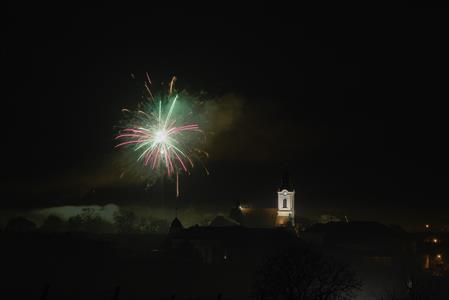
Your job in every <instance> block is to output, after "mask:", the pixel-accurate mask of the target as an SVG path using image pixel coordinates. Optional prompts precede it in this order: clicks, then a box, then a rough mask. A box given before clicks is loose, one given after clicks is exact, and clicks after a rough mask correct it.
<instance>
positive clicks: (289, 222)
mask: <svg viewBox="0 0 449 300" xmlns="http://www.w3.org/2000/svg"><path fill="white" fill-rule="evenodd" d="M276 226H295V190H293V189H292V187H291V186H290V180H289V177H288V175H287V174H285V175H284V176H283V177H282V183H281V186H280V188H279V191H278V211H277V217H276Z"/></svg>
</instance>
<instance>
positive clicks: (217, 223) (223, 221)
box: [209, 216, 240, 227]
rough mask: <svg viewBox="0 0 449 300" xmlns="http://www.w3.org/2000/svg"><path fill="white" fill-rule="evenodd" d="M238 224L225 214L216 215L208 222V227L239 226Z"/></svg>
mask: <svg viewBox="0 0 449 300" xmlns="http://www.w3.org/2000/svg"><path fill="white" fill-rule="evenodd" d="M239 225H240V224H239V223H238V222H237V221H235V220H232V219H231V218H227V217H225V216H217V217H215V219H213V220H212V222H210V224H209V227H228V226H239Z"/></svg>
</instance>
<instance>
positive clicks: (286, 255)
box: [253, 245, 361, 300]
mask: <svg viewBox="0 0 449 300" xmlns="http://www.w3.org/2000/svg"><path fill="white" fill-rule="evenodd" d="M360 287H361V283H360V282H359V281H358V280H356V278H355V274H354V273H353V272H352V271H350V270H349V269H348V267H347V266H346V265H344V264H341V263H338V262H337V261H335V260H334V259H332V258H328V257H325V256H323V255H322V254H321V253H319V252H317V251H314V250H313V249H311V248H309V247H306V246H304V245H297V246H291V247H288V248H287V249H285V250H284V251H282V252H281V253H279V254H278V255H276V256H273V257H271V258H269V259H268V260H267V261H266V262H265V264H264V265H263V266H262V267H261V269H260V270H259V272H258V274H257V276H256V280H255V282H254V285H253V298H254V299H260V300H262V299H263V300H271V299H276V300H284V299H285V300H346V299H351V298H352V297H353V296H354V292H355V291H356V290H358V289H359V288H360Z"/></svg>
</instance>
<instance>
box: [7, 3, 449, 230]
mask: <svg viewBox="0 0 449 300" xmlns="http://www.w3.org/2000/svg"><path fill="white" fill-rule="evenodd" d="M6 30H7V34H6V37H5V39H6V42H5V43H4V45H5V46H6V48H3V51H2V53H3V57H4V61H5V62H6V67H5V68H3V73H4V78H6V81H4V83H5V85H6V91H7V93H6V94H5V95H4V97H2V98H3V99H2V111H3V117H2V121H1V122H2V128H3V137H2V139H3V143H2V145H3V147H2V148H3V153H4V154H3V156H2V157H3V162H2V177H3V180H2V185H3V188H2V189H3V191H4V193H5V194H6V197H1V198H2V199H3V200H2V201H1V202H0V207H1V208H3V209H30V208H36V207H47V206H56V205H64V204H94V203H98V204H104V203H109V202H114V203H117V204H119V205H133V204H139V205H148V206H150V207H151V206H152V205H154V206H156V205H158V203H159V202H158V200H155V199H156V198H158V197H157V195H158V193H160V191H158V190H160V187H159V186H158V185H156V186H155V187H154V188H153V189H150V190H149V191H144V189H143V186H141V185H126V184H124V185H119V184H117V181H118V179H117V178H114V176H115V173H114V172H112V171H111V170H113V169H114V167H115V165H114V164H113V163H111V161H113V159H111V157H113V156H114V153H113V152H114V150H113V147H114V142H113V139H112V138H113V135H114V125H116V124H117V123H118V121H119V120H120V117H121V114H120V110H121V108H123V107H131V108H132V107H135V106H136V105H137V103H138V102H139V97H138V95H139V93H140V88H141V86H139V84H140V83H139V84H136V82H135V81H133V80H132V79H131V76H130V74H131V73H133V74H135V76H136V78H137V79H138V80H141V79H142V80H143V75H144V72H145V71H148V72H150V73H151V75H152V78H153V81H157V82H166V81H167V80H168V79H169V78H170V77H171V76H173V75H176V76H177V77H178V88H185V89H188V90H189V91H193V92H200V91H201V90H204V91H206V92H208V93H209V94H210V97H211V98H214V99H230V98H231V99H238V100H232V101H234V102H232V101H231V102H232V103H238V105H236V107H235V111H233V113H235V119H234V120H233V122H232V124H231V125H230V126H229V128H227V129H226V130H224V131H223V132H221V133H220V134H217V136H216V137H215V139H214V141H213V142H212V143H211V144H210V145H209V149H208V150H209V152H210V154H211V158H210V160H209V161H208V162H207V165H208V167H209V168H210V170H211V175H210V176H204V174H202V173H201V172H200V171H199V170H197V171H195V172H194V173H193V175H192V176H190V177H188V178H182V197H181V199H175V198H174V194H173V193H172V192H171V191H173V190H174V188H173V183H170V182H167V183H166V194H167V195H166V201H167V203H169V205H171V206H183V207H196V208H204V209H208V208H215V209H222V210H224V211H226V210H228V208H229V207H230V206H231V205H232V204H233V203H235V201H236V200H240V201H242V202H246V203H250V204H251V205H254V206H270V205H274V201H275V197H276V195H275V191H276V189H277V187H278V185H279V183H280V178H281V175H282V173H283V172H284V170H288V171H289V172H290V174H291V177H292V181H293V184H294V186H295V189H296V191H297V200H296V201H297V207H298V212H297V213H298V214H300V215H304V216H316V215H320V214H324V213H332V214H337V215H340V216H341V215H348V216H350V217H352V218H353V219H368V220H380V221H383V222H389V223H399V224H403V225H406V226H409V225H410V224H420V223H423V222H431V223H442V222H443V221H446V222H447V220H449V213H448V211H449V206H448V201H447V198H448V185H447V183H448V172H447V170H448V158H447V153H448V131H447V130H448V129H447V128H448V126H447V125H448V124H447V122H448V117H447V113H448V110H447V108H448V107H447V96H448V95H447V83H448V74H447V37H448V36H447V9H440V8H426V7H415V6H414V5H412V4H409V3H407V2H402V3H401V4H398V5H397V6H389V7H336V8H332V9H331V8H329V9H327V10H322V9H321V10H317V9H310V8H306V7H297V8H295V7H286V6H278V7H269V6H263V5H260V4H259V5H257V6H249V7H244V6H242V4H240V5H239V6H232V5H231V4H222V5H218V6H213V7H212V6H211V7H204V6H201V7H190V6H185V7H179V6H173V5H172V4H171V3H169V4H167V6H165V7H161V6H158V5H153V4H152V5H148V6H147V7H145V6H131V5H129V6H126V7H125V6H123V4H121V5H114V4H110V3H109V4H107V5H106V4H105V5H102V6H95V7H93V6H92V7H77V6H70V5H67V4H63V3H59V4H42V3H38V4H34V5H31V6H28V5H23V4H20V3H18V4H17V5H15V6H12V7H9V9H8V18H7V27H6ZM223 101H226V100H223ZM167 186H168V188H167ZM94 188H95V189H96V195H90V196H89V195H87V196H86V192H85V191H86V190H90V189H94ZM93 202H94V203H93Z"/></svg>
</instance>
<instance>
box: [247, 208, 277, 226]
mask: <svg viewBox="0 0 449 300" xmlns="http://www.w3.org/2000/svg"><path fill="white" fill-rule="evenodd" d="M242 214H243V216H242V225H243V226H246V227H252V228H272V227H274V226H275V224H276V216H277V209H276V208H244V209H242Z"/></svg>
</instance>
